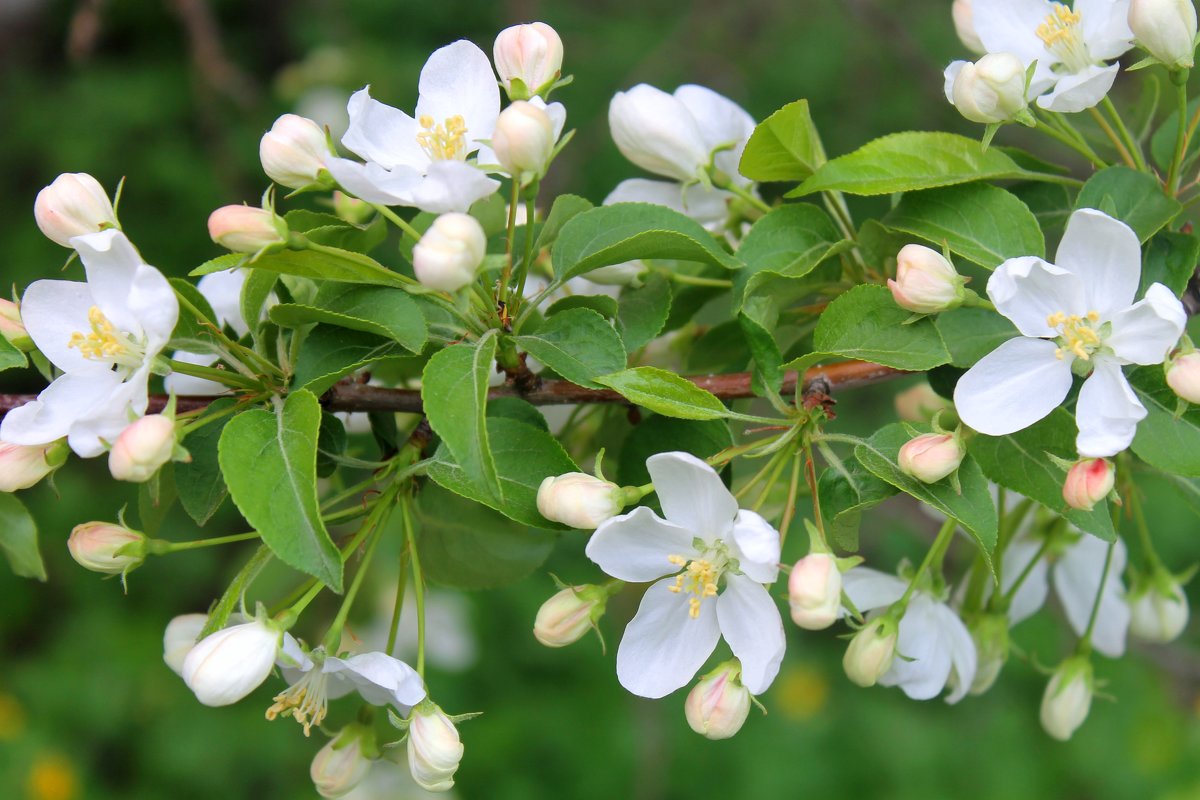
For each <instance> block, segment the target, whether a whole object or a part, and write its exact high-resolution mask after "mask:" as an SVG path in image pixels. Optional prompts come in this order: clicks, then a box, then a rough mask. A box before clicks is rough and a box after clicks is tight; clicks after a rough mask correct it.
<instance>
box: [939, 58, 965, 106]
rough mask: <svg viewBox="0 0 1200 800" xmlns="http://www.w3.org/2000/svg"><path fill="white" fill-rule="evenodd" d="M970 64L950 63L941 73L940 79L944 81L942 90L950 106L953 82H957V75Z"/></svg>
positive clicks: (963, 62)
mask: <svg viewBox="0 0 1200 800" xmlns="http://www.w3.org/2000/svg"><path fill="white" fill-rule="evenodd" d="M970 63H971V62H970V61H952V62H950V66H948V67H946V70H945V71H944V72H943V73H942V77H943V78H944V79H945V80H944V81H943V85H942V90H943V91H944V92H945V93H946V100H947V101H948V102H949V103H950V105H954V82H955V81H956V80H958V73H960V72H962V69H963V67H965V66H966V65H967V64H970Z"/></svg>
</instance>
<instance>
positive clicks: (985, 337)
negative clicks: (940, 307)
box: [934, 308, 1020, 369]
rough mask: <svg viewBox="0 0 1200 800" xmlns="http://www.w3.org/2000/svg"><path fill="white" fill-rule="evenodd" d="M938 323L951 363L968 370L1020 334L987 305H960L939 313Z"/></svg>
mask: <svg viewBox="0 0 1200 800" xmlns="http://www.w3.org/2000/svg"><path fill="white" fill-rule="evenodd" d="M934 324H935V325H936V326H937V329H938V333H940V334H941V335H942V341H944V342H945V343H946V347H947V348H949V350H950V363H951V364H953V365H954V366H956V367H962V368H964V369H966V368H967V367H970V366H972V365H974V364H975V362H976V361H978V360H979V359H981V358H983V357H984V356H986V355H987V354H988V353H990V352H992V351H993V350H995V349H996V348H997V347H999V346H1000V345H1002V344H1004V343H1005V342H1007V341H1008V340H1009V339H1012V338H1013V337H1014V336H1019V335H1020V332H1019V331H1018V330H1017V329H1016V328H1015V327H1013V324H1012V323H1011V322H1009V321H1008V320H1007V319H1005V318H1004V317H1002V316H1000V315H999V314H997V313H996V312H995V311H988V310H987V309H985V308H956V309H954V310H953V311H945V312H943V313H941V314H938V315H937V317H936V318H935V322H934Z"/></svg>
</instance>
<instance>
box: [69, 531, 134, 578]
mask: <svg viewBox="0 0 1200 800" xmlns="http://www.w3.org/2000/svg"><path fill="white" fill-rule="evenodd" d="M145 541H146V534H144V533H141V532H139V531H131V530H130V529H129V528H126V527H125V526H124V525H115V524H113V523H110V522H85V523H84V524H82V525H76V526H75V529H74V530H72V531H71V536H70V537H69V538H68V539H67V549H68V550H70V551H71V558H74V559H75V561H76V562H77V563H78V564H79V566H81V567H83V568H85V569H90V570H91V571H92V572H104V573H107V574H109V575H121V574H123V573H126V572H129V571H130V570H132V569H134V568H136V567H138V566H140V565H141V563H142V562H143V561H145V560H146V554H145V550H144V548H143V547H140V546H139V545H142V544H144V543H145ZM122 551H124V552H122Z"/></svg>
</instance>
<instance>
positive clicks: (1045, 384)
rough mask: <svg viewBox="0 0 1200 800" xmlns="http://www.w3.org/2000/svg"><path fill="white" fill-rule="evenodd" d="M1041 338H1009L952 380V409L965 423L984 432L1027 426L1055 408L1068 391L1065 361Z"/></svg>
mask: <svg viewBox="0 0 1200 800" xmlns="http://www.w3.org/2000/svg"><path fill="white" fill-rule="evenodd" d="M1056 350H1057V345H1055V343H1054V342H1051V341H1048V340H1046V339H1024V338H1022V339H1009V340H1008V341H1007V342H1005V343H1004V344H1002V345H1000V346H999V347H997V348H996V349H995V350H993V351H992V352H990V353H988V354H987V355H986V356H984V357H983V358H982V359H980V360H979V362H978V363H977V364H975V366H973V367H971V368H970V369H969V370H967V374H965V375H963V376H962V377H961V378H959V380H958V386H956V387H955V389H954V407H955V409H956V410H957V411H958V415H959V418H961V419H962V421H963V422H964V423H966V424H967V425H968V426H970V427H972V428H974V429H975V430H977V431H979V432H980V433H986V434H988V435H989V436H1004V435H1006V434H1009V433H1014V432H1016V431H1019V430H1023V429H1025V428H1028V427H1029V426H1030V425H1032V424H1033V423H1035V422H1037V421H1038V420H1040V419H1042V418H1043V417H1045V416H1046V415H1047V414H1049V413H1050V412H1051V411H1053V410H1054V409H1055V408H1057V407H1058V405H1059V403H1061V402H1062V401H1063V398H1065V397H1066V396H1067V392H1068V391H1070V389H1071V361H1070V359H1069V358H1063V359H1059V358H1057V357H1056V356H1055V351H1056Z"/></svg>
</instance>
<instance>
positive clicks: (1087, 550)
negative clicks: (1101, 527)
mask: <svg viewBox="0 0 1200 800" xmlns="http://www.w3.org/2000/svg"><path fill="white" fill-rule="evenodd" d="M1108 546H1109V545H1108V542H1103V541H1101V540H1099V539H1097V538H1096V537H1095V536H1091V535H1090V534H1082V535H1081V538H1080V539H1079V541H1078V542H1077V543H1076V544H1075V545H1073V546H1072V547H1070V548H1068V549H1067V551H1066V552H1065V553H1063V555H1062V557H1061V558H1060V559H1059V561H1058V563H1057V564H1055V565H1054V591H1055V594H1057V595H1058V599H1059V602H1061V603H1062V606H1063V611H1064V612H1065V613H1066V615H1067V621H1068V622H1070V623H1071V628H1072V629H1073V630H1074V631H1075V633H1076V634H1078V635H1080V636H1082V635H1083V633H1084V631H1086V630H1087V625H1088V620H1089V619H1091V616H1092V606H1093V605H1094V604H1095V602H1096V593H1097V592H1099V591H1100V580H1101V575H1102V574H1103V573H1104V561H1105V558H1106V557H1107V554H1108ZM1127 559H1128V553H1127V551H1126V549H1125V543H1124V542H1122V541H1121V540H1120V539H1117V540H1116V542H1114V544H1113V554H1112V563H1111V564H1110V565H1109V568H1108V580H1106V581H1104V594H1103V596H1102V598H1101V600H1100V609H1099V611H1098V612H1097V614H1096V627H1095V628H1094V629H1093V631H1092V645H1093V646H1094V647H1095V648H1096V650H1097V651H1099V652H1100V653H1103V654H1104V655H1106V656H1108V657H1109V658H1119V657H1121V656H1122V655H1124V654H1125V634H1126V632H1127V631H1128V630H1129V618H1130V612H1129V605H1128V604H1127V603H1126V602H1125V597H1124V595H1125V586H1124V584H1123V583H1122V582H1121V573H1122V572H1123V571H1124V570H1125V563H1126V561H1127Z"/></svg>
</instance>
